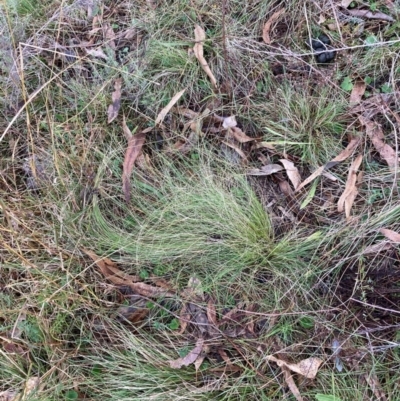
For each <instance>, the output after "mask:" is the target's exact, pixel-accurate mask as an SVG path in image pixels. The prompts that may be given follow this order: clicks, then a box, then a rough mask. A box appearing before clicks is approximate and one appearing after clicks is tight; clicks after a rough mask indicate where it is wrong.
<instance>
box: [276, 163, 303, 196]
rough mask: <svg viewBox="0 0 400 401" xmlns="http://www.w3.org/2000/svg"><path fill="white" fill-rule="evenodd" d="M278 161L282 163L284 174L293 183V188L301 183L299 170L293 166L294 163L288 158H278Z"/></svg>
mask: <svg viewBox="0 0 400 401" xmlns="http://www.w3.org/2000/svg"><path fill="white" fill-rule="evenodd" d="M279 161H280V162H281V163H282V164H283V167H285V170H286V174H287V176H288V177H289V180H290V182H291V183H292V184H293V187H294V189H297V187H298V186H299V185H300V183H301V177H300V173H299V170H298V169H297V167H295V165H294V163H292V162H291V161H289V160H286V159H280V160H279Z"/></svg>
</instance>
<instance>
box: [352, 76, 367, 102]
mask: <svg viewBox="0 0 400 401" xmlns="http://www.w3.org/2000/svg"><path fill="white" fill-rule="evenodd" d="M366 87H367V85H366V83H365V82H364V81H356V82H355V83H354V84H353V89H352V91H351V94H350V105H354V104H357V103H360V102H361V98H362V97H363V96H364V93H365V89H366Z"/></svg>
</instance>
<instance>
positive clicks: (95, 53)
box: [85, 47, 108, 60]
mask: <svg viewBox="0 0 400 401" xmlns="http://www.w3.org/2000/svg"><path fill="white" fill-rule="evenodd" d="M85 51H86V53H87V54H88V55H89V56H93V57H96V58H102V59H103V60H108V57H107V56H106V54H105V53H104V51H103V49H102V48H101V47H98V48H97V49H87V48H85Z"/></svg>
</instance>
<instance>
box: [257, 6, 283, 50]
mask: <svg viewBox="0 0 400 401" xmlns="http://www.w3.org/2000/svg"><path fill="white" fill-rule="evenodd" d="M284 12H285V9H284V8H282V9H281V10H279V11H277V12H276V13H274V14H272V16H271V18H270V19H269V20H268V21H267V22H266V23H265V25H264V28H263V31H262V38H263V41H264V43H266V44H267V45H270V44H271V38H270V36H269V33H270V31H271V26H272V24H274V23H275V22H276V21H277V20H278V18H279V17H280V16H281V15H282V14H283V13H284Z"/></svg>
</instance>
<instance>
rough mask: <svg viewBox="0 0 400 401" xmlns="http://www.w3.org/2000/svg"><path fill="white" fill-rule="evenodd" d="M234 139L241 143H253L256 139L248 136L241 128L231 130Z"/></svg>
mask: <svg viewBox="0 0 400 401" xmlns="http://www.w3.org/2000/svg"><path fill="white" fill-rule="evenodd" d="M229 131H230V133H232V135H233V137H234V138H235V139H236V140H237V141H238V142H240V143H246V142H252V141H254V140H255V138H251V137H249V136H248V135H246V134H245V133H244V132H243V131H242V130H241V129H240V128H239V127H232V128H230V129H229Z"/></svg>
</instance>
